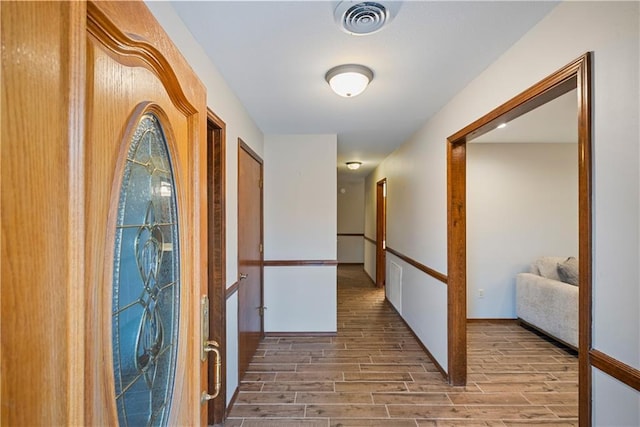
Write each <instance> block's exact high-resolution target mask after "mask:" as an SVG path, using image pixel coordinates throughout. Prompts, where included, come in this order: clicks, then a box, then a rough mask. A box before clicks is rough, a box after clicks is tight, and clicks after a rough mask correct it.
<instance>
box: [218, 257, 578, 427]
mask: <svg viewBox="0 0 640 427" xmlns="http://www.w3.org/2000/svg"><path fill="white" fill-rule="evenodd" d="M577 370H578V364H577V357H576V356H575V353H572V352H571V351H570V350H565V349H564V348H563V347H561V346H559V345H557V344H554V343H553V342H550V341H549V340H547V339H545V338H543V337H541V336H539V335H538V334H536V333H535V332H532V331H530V330H527V329H524V328H523V327H521V326H519V325H517V324H515V323H514V324H504V323H490V322H481V323H476V322H474V323H470V324H469V328H468V383H467V386H466V387H452V386H449V385H448V384H447V383H446V381H445V380H444V379H443V377H442V375H441V374H440V372H439V371H438V369H437V368H436V367H435V365H434V364H433V363H432V362H431V361H430V360H429V358H428V357H427V355H426V354H425V352H424V351H423V350H422V349H421V347H420V345H419V344H418V342H417V341H416V340H415V338H414V337H413V335H412V334H411V332H410V331H409V330H408V328H407V327H406V325H405V324H404V322H403V321H402V319H400V317H399V316H398V315H397V313H396V312H395V311H394V310H393V309H392V308H391V307H390V306H389V305H388V303H386V302H385V300H384V292H383V291H382V290H379V289H376V288H375V287H374V286H373V284H372V283H371V281H370V280H369V278H368V277H367V276H366V275H365V273H364V272H363V270H362V266H340V267H338V334H337V336H335V337H318V336H316V337H313V336H312V337H303V336H301V337H290V336H283V337H267V338H265V339H264V340H263V341H262V343H261V344H260V347H259V349H258V353H257V354H256V355H255V357H254V358H253V360H252V362H251V364H250V366H249V370H248V372H247V374H246V376H245V377H244V378H243V380H242V381H241V384H240V387H239V390H240V392H239V394H238V396H237V399H236V401H235V404H234V406H233V408H232V409H231V411H230V413H229V418H228V419H227V421H226V423H225V426H227V427H293V426H300V427H342V426H344V427H346V426H379V427H405V426H406V427H426V426H464V427H472V426H474V427H475V426H491V427H498V426H500V427H505V426H527V427H531V426H556V427H557V426H577V425H578V373H577Z"/></svg>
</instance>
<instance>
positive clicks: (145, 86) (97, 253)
mask: <svg viewBox="0 0 640 427" xmlns="http://www.w3.org/2000/svg"><path fill="white" fill-rule="evenodd" d="M87 32H88V46H87V79H86V83H87V93H88V96H87V102H88V104H87V132H86V140H87V141H90V142H91V143H90V144H88V145H87V147H86V156H85V162H86V163H85V164H86V174H85V186H86V187H85V188H86V192H87V193H86V194H87V200H86V204H85V218H86V223H87V227H86V230H87V235H86V242H87V243H86V246H87V250H86V264H85V265H86V275H85V283H86V284H87V285H88V287H89V289H90V294H89V296H88V298H87V304H88V307H87V323H86V327H87V336H90V337H91V338H92V343H93V344H92V345H91V346H88V347H87V353H86V357H87V360H100V361H101V363H95V364H89V365H88V367H87V370H86V388H87V391H88V392H89V393H91V396H90V397H89V398H87V399H86V405H87V412H86V422H87V424H89V425H114V424H115V423H117V421H116V420H117V418H116V410H115V402H114V399H113V396H114V385H113V373H112V355H111V354H112V353H111V350H110V349H111V322H112V319H111V310H110V309H109V307H110V306H111V293H112V289H111V282H112V272H111V269H112V265H113V242H114V231H113V230H114V229H115V227H114V225H115V211H116V210H117V206H118V199H119V191H120V185H121V177H122V171H123V168H124V158H125V157H126V152H127V149H128V144H129V138H130V133H131V132H132V128H131V127H132V126H133V123H134V121H135V118H136V117H137V116H138V115H139V114H142V113H143V112H144V111H153V112H154V114H156V115H157V116H158V117H160V119H161V121H162V125H163V127H164V128H165V134H166V137H167V143H168V148H169V152H170V155H171V158H172V163H173V171H174V175H175V180H176V199H177V203H178V221H179V224H178V226H179V233H180V237H179V238H180V242H179V245H180V253H181V268H180V283H181V291H180V323H179V325H180V326H179V331H178V336H179V337H180V338H179V339H178V353H177V362H176V380H175V384H174V389H173V400H172V402H171V407H172V409H171V413H170V419H169V423H170V424H200V423H206V415H207V412H206V405H200V393H201V391H202V390H203V389H204V388H205V387H206V378H207V364H206V362H204V363H203V362H200V342H199V340H197V339H191V340H189V339H185V338H186V337H197V336H199V332H200V308H199V303H200V295H202V294H206V292H207V270H206V268H205V265H206V264H205V259H206V258H205V256H206V254H207V239H206V237H207V236H206V229H207V228H206V225H207V222H206V221H207V216H206V198H207V186H206V182H207V181H206V167H207V164H206V139H205V138H206V99H205V90H204V86H203V85H202V83H201V82H200V81H199V80H198V78H197V76H196V75H195V74H194V73H193V71H192V70H191V68H190V67H189V66H188V64H187V63H186V62H185V60H184V58H182V57H181V56H180V54H179V52H178V51H177V49H175V47H174V46H173V44H172V43H171V41H170V40H169V38H168V37H167V36H166V34H165V33H164V31H163V30H162V28H161V27H160V26H159V24H158V23H157V22H156V21H155V18H154V17H153V16H152V15H151V13H150V12H149V10H148V9H147V8H146V6H145V5H144V3H142V2H113V3H112V2H96V3H89V4H88V17H87ZM127 126H129V128H127ZM201 208H202V209H201Z"/></svg>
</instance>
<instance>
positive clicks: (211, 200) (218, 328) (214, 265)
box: [206, 110, 227, 425]
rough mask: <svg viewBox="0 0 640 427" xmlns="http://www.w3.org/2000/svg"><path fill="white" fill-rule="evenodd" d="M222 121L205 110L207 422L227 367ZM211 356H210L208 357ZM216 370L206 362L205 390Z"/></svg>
mask: <svg viewBox="0 0 640 427" xmlns="http://www.w3.org/2000/svg"><path fill="white" fill-rule="evenodd" d="M225 141H226V124H225V123H224V121H223V120H222V119H221V118H220V117H218V116H217V115H216V114H215V113H214V112H213V111H211V110H208V111H207V230H208V231H207V238H208V251H209V253H208V256H207V260H208V262H207V266H208V273H207V274H208V278H209V283H208V294H209V338H210V339H212V340H215V341H216V342H217V343H218V344H219V347H220V361H221V363H222V369H221V371H220V373H221V378H220V379H219V380H220V390H219V393H218V397H216V398H215V399H213V400H211V401H209V405H208V411H209V413H208V422H209V425H214V424H221V423H222V422H223V421H224V416H225V412H226V404H227V403H226V402H227V399H226V394H227V393H226V391H227V390H226V389H227V387H226V384H227V382H226V372H227V370H226V366H227V351H226V348H227V295H226V289H225V285H226V280H227V274H226V267H227V250H226V231H227V230H226V208H225V206H226V195H225V188H226V184H225V183H226V163H225V153H226V143H225ZM209 357H211V355H210V356H209ZM215 374H216V369H215V365H214V364H213V363H209V373H208V377H209V380H208V384H207V388H206V390H208V393H209V394H212V393H214V388H215V382H216V381H217V380H218V379H217V378H215Z"/></svg>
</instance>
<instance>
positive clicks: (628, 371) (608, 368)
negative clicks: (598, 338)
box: [589, 350, 640, 391]
mask: <svg viewBox="0 0 640 427" xmlns="http://www.w3.org/2000/svg"><path fill="white" fill-rule="evenodd" d="M589 356H590V358H591V364H592V365H593V366H594V367H596V368H598V369H600V370H601V371H602V372H604V373H605V374H607V375H610V376H612V377H613V378H615V379H617V380H618V381H620V382H623V383H625V384H626V385H628V386H629V387H632V388H634V389H635V390H637V391H640V370H638V369H636V368H634V367H633V366H630V365H627V364H626V363H623V362H621V361H620V360H618V359H616V358H614V357H611V356H609V355H608V354H606V353H603V352H601V351H599V350H591V351H590V352H589Z"/></svg>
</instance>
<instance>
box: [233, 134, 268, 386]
mask: <svg viewBox="0 0 640 427" xmlns="http://www.w3.org/2000/svg"><path fill="white" fill-rule="evenodd" d="M262 173H263V172H262V159H261V158H260V157H258V156H257V154H256V153H255V152H254V151H253V150H251V149H250V148H249V146H248V145H247V144H245V143H244V142H243V141H242V140H238V273H239V275H240V278H239V280H238V283H239V287H238V369H239V377H240V378H242V377H243V375H244V373H245V372H246V370H247V367H248V366H249V361H250V360H251V357H253V355H254V354H255V352H256V349H257V348H258V345H259V343H260V339H261V338H262V336H263V334H264V323H263V322H264V320H263V313H262V307H263V306H264V303H263V301H264V295H263V255H262V239H263V224H262V218H263V205H262V197H263V194H262V178H263V175H262Z"/></svg>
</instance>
